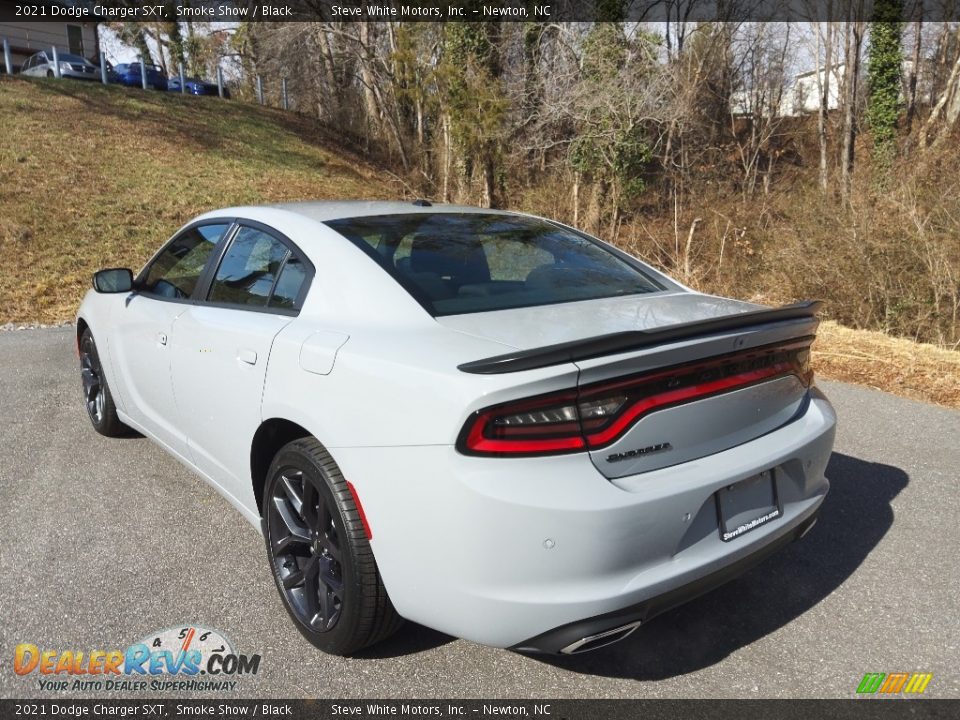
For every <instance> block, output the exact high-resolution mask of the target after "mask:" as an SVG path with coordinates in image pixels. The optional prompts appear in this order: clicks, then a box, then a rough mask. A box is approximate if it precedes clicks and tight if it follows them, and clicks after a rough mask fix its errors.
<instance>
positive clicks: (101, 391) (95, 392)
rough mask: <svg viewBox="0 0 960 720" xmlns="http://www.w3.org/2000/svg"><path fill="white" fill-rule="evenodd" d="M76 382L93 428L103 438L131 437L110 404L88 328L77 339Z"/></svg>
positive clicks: (91, 334) (108, 387)
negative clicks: (77, 370)
mask: <svg viewBox="0 0 960 720" xmlns="http://www.w3.org/2000/svg"><path fill="white" fill-rule="evenodd" d="M80 380H81V381H82V383H83V400H84V406H85V407H86V409H87V417H89V418H90V424H91V425H93V429H94V430H96V431H97V432H98V433H100V434H101V435H106V436H107V437H124V436H126V435H130V434H131V430H130V428H129V427H127V426H126V425H124V424H123V423H122V422H120V418H119V417H118V416H117V406H116V405H115V404H114V402H113V395H112V394H111V393H110V386H109V385H107V378H106V375H104V372H103V365H101V363H100V354H99V353H98V352H97V344H96V342H94V339H93V333H91V332H90V328H87V329H85V330H84V331H83V334H82V335H81V336H80Z"/></svg>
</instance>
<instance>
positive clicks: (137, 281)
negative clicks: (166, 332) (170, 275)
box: [133, 218, 236, 305]
mask: <svg viewBox="0 0 960 720" xmlns="http://www.w3.org/2000/svg"><path fill="white" fill-rule="evenodd" d="M208 225H226V226H227V229H226V230H224V231H223V235H221V236H220V238H219V239H218V240H217V242H216V243H215V244H214V246H213V250H211V252H210V257H209V258H207V261H206V263H204V266H203V270H201V271H200V275H199V277H198V278H197V284H196V285H194V287H193V292H192V293H191V294H190V297H185V298H171V297H166V296H165V295H157V294H156V293H152V292H149V291H148V290H145V289H144V288H143V284H144V283H145V282H146V280H147V275H148V274H149V272H150V268H151V267H152V266H153V263H155V262H156V261H157V259H158V258H159V257H160V256H161V255H163V253H164V252H166V250H167V248H168V247H170V246H171V245H172V244H173V243H174V242H176V241H177V240H179V239H180V237H181V236H182V235H184V234H185V233H188V232H190V231H191V230H196V229H197V228H199V227H206V226H208ZM235 227H236V221H235V219H234V218H207V219H204V220H198V221H197V222H192V223H190V224H189V225H186V226H185V227H183V228H181V229H180V230H178V231H177V232H176V233H174V235H173V236H172V237H171V238H170V239H169V240H167V241H166V242H165V243H164V244H163V245H161V246H160V249H159V250H157V251H156V252H155V253H154V254H153V255H152V256H151V257H150V259H149V260H147V262H146V263H145V264H144V266H143V268H142V269H141V270H140V272H139V273H137V276H136V277H135V278H134V280H133V289H134V291H135V292H136V293H137V294H138V295H143V297H146V298H149V299H151V300H159V301H161V302H171V303H178V304H180V305H195V304H196V303H195V302H194V298H195V297H196V295H197V289H198V288H199V286H200V284H201V283H202V282H203V280H204V278H205V277H206V275H207V272H208V270H209V265H210V259H211V258H213V257H214V256H216V255H217V254H218V253H219V251H220V247H221V245H223V244H224V243H225V240H226V239H227V238H228V237H230V236H232V234H233V231H234V228H235Z"/></svg>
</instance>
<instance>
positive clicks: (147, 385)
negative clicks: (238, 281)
mask: <svg viewBox="0 0 960 720" xmlns="http://www.w3.org/2000/svg"><path fill="white" fill-rule="evenodd" d="M228 227H229V223H220V224H208V225H200V226H195V227H191V228H188V229H187V230H185V231H183V232H181V233H180V234H179V235H177V236H176V237H175V238H173V240H171V241H170V242H169V243H167V245H166V246H165V247H164V248H163V250H161V251H160V252H159V253H158V254H157V255H156V256H155V257H154V258H153V260H151V262H150V263H149V264H148V265H147V267H146V268H145V269H144V270H143V272H141V274H140V276H139V277H138V278H137V285H136V291H135V292H133V293H131V294H130V296H128V297H127V299H126V301H125V302H124V303H123V304H120V305H118V306H117V308H116V309H115V310H114V313H115V315H114V316H113V317H112V322H113V324H114V328H115V332H114V333H113V334H112V336H111V345H110V354H111V358H112V360H113V364H114V367H115V368H116V375H117V384H118V387H117V390H118V392H119V393H120V396H121V398H122V401H123V407H124V409H125V410H126V412H127V414H128V415H129V416H130V418H131V419H132V420H133V421H134V422H135V423H136V424H137V425H139V426H141V427H142V428H143V429H144V430H145V431H146V432H147V433H148V434H150V435H152V436H153V437H155V438H156V439H157V440H158V441H159V442H161V443H162V444H164V445H166V446H167V447H169V448H170V449H171V450H173V451H174V452H176V453H177V454H179V455H181V456H183V457H188V453H187V443H186V436H185V434H184V431H183V426H182V424H181V423H180V418H179V416H178V412H177V406H176V401H175V398H174V393H173V385H172V383H171V376H170V347H171V342H172V338H173V335H174V333H175V332H176V323H177V320H178V318H180V317H181V316H182V315H183V313H184V312H186V311H187V309H188V308H189V307H190V302H191V298H192V295H193V292H194V289H195V288H196V286H197V283H198V281H199V279H200V277H201V275H202V274H203V271H204V268H205V266H206V263H207V261H208V260H209V259H210V257H211V256H212V254H213V250H214V248H215V247H216V244H217V242H218V241H219V240H220V237H221V236H222V235H223V234H224V232H225V231H226V230H227V228H228Z"/></svg>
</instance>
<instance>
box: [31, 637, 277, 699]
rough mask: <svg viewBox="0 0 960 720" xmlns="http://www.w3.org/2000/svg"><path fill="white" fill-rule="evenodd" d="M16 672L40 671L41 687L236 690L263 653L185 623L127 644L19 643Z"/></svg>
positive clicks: (52, 689)
mask: <svg viewBox="0 0 960 720" xmlns="http://www.w3.org/2000/svg"><path fill="white" fill-rule="evenodd" d="M13 670H14V672H15V673H16V674H17V675H21V676H36V678H37V683H38V687H39V689H40V690H43V691H49V692H63V691H86V692H105V691H122V692H135V691H147V690H149V691H151V692H157V691H164V690H176V691H205V690H208V691H217V692H223V691H232V690H234V689H236V686H237V682H238V680H237V678H238V677H240V676H250V675H256V674H257V672H259V670H260V656H259V655H244V654H240V653H237V652H236V651H235V650H234V649H233V644H232V643H231V642H230V641H229V640H227V638H226V637H224V635H223V633H221V632H220V631H218V630H212V629H209V628H203V627H199V626H196V625H186V624H185V625H182V626H180V627H173V628H168V629H166V630H160V631H159V632H154V633H150V634H149V635H147V636H146V637H145V638H143V639H142V640H140V641H139V642H135V643H133V644H132V645H130V646H129V647H127V648H126V649H123V650H120V649H114V650H99V649H90V650H77V649H66V650H53V649H46V648H40V647H38V646H37V645H34V644H32V643H20V644H19V645H17V646H16V648H15V649H14V653H13Z"/></svg>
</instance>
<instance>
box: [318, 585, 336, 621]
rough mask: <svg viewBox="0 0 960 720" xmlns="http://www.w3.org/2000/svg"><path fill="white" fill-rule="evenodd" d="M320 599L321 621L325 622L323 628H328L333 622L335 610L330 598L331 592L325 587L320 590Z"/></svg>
mask: <svg viewBox="0 0 960 720" xmlns="http://www.w3.org/2000/svg"><path fill="white" fill-rule="evenodd" d="M318 597H319V600H320V613H319V615H320V619H321V620H322V621H323V626H324V627H327V626H328V625H329V623H330V620H331V617H330V615H331V610H333V603H332V602H331V598H330V591H329V589H328V588H327V587H326V585H324V586H323V587H321V588H319V590H318Z"/></svg>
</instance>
